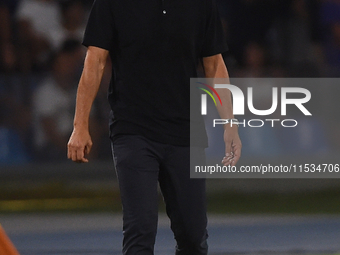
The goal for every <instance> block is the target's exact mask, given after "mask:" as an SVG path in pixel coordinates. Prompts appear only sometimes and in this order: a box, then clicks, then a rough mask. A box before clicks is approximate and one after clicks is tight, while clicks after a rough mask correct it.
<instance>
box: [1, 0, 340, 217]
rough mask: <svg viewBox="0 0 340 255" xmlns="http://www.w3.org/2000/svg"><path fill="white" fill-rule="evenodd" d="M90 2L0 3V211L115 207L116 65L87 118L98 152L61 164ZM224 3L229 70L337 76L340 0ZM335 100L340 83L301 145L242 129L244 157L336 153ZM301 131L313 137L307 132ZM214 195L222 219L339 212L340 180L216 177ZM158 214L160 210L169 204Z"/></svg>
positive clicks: (211, 184)
mask: <svg viewBox="0 0 340 255" xmlns="http://www.w3.org/2000/svg"><path fill="white" fill-rule="evenodd" d="M92 2H93V1H92V0H0V213H2V215H3V216H4V215H7V217H8V216H9V214H12V213H14V212H15V213H18V212H20V213H21V212H119V211H120V208H121V205H120V201H119V193H118V188H117V181H116V176H115V172H114V168H113V163H112V159H111V149H110V143H109V139H108V121H107V119H108V115H109V106H108V104H107V102H106V93H107V85H108V81H109V77H110V71H109V70H110V68H108V70H107V72H106V73H105V76H104V79H103V84H102V86H101V89H100V91H99V93H98V97H97V99H96V101H95V104H94V108H93V111H92V114H91V129H92V132H91V134H92V138H93V141H94V148H93V151H92V153H91V158H90V163H89V164H86V165H76V164H73V163H71V162H68V161H67V159H66V143H67V140H68V138H69V135H70V133H71V131H72V121H73V119H72V118H73V112H74V103H75V92H76V87H77V81H78V79H79V76H80V73H81V70H82V63H83V58H84V54H85V49H84V47H83V46H81V38H82V34H83V31H84V27H85V24H86V18H87V15H88V13H89V10H90V7H91V4H92ZM217 2H218V8H219V11H220V14H221V17H222V22H223V25H224V30H225V34H226V38H227V41H228V44H229V49H230V51H229V52H227V53H226V54H225V55H224V59H225V62H226V64H227V66H228V69H229V72H230V76H231V77H238V78H247V77H283V78H284V77H313V78H327V77H333V78H337V77H340V1H338V0H275V1H273V0H218V1H217ZM108 66H110V63H108ZM339 95H340V86H339V87H336V86H333V87H332V89H331V90H329V89H321V88H320V89H318V90H317V93H315V94H312V96H314V97H313V100H312V102H311V104H312V108H313V109H323V110H324V116H323V118H322V119H321V120H320V123H319V124H320V125H318V129H317V130H316V131H314V133H310V135H305V136H304V140H303V143H302V142H301V143H297V142H296V140H294V139H296V137H295V138H294V137H292V138H291V140H289V139H288V138H285V139H284V140H282V137H281V139H280V135H279V134H274V136H276V137H273V139H274V140H275V141H276V140H277V141H278V142H277V143H275V144H274V145H273V144H272V143H270V142H271V141H272V138H270V139H269V138H268V133H266V132H262V134H261V133H258V134H257V135H256V136H254V135H249V134H246V133H245V134H242V133H241V139H242V141H243V144H244V145H245V147H244V152H243V158H242V163H244V164H246V165H251V164H252V163H253V162H255V161H254V160H257V161H260V160H261V159H266V160H269V161H270V162H278V160H279V159H282V158H285V159H286V161H289V159H290V158H294V159H299V160H300V161H301V162H304V163H308V161H310V160H312V159H314V158H316V157H319V158H324V160H325V161H327V160H330V159H332V160H337V159H338V158H339V157H338V156H339V152H340V132H339V128H338V127H339V124H340V107H339V106H340V105H339V103H338V98H339ZM314 98H317V100H314ZM300 131H301V132H302V133H305V134H306V133H307V134H308V132H309V131H310V127H309V126H308V125H307V126H305V127H304V128H302V130H300ZM287 139H288V140H287ZM259 141H260V142H259ZM261 141H262V143H261ZM263 141H265V142H263ZM301 144H303V146H302V145H301ZM300 145H301V146H300ZM326 163H327V162H326ZM208 198H209V201H208V203H209V211H210V212H211V213H219V214H236V215H238V214H282V213H290V214H315V213H319V214H320V213H321V214H338V213H340V181H339V179H218V180H217V179H216V180H214V179H212V180H208ZM160 200H161V198H160ZM160 210H161V211H164V208H163V205H162V203H160ZM0 223H1V216H0Z"/></svg>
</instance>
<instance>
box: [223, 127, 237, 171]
mask: <svg viewBox="0 0 340 255" xmlns="http://www.w3.org/2000/svg"><path fill="white" fill-rule="evenodd" d="M224 143H225V156H224V157H223V159H222V164H223V165H224V166H229V165H231V166H235V165H236V163H237V162H238V160H239V159H240V157H241V148H242V143H241V139H240V137H239V135H238V126H237V125H232V126H229V125H225V129H224Z"/></svg>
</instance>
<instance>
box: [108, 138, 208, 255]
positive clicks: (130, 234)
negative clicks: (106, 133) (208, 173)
mask: <svg viewBox="0 0 340 255" xmlns="http://www.w3.org/2000/svg"><path fill="white" fill-rule="evenodd" d="M112 140H113V141H112V149H113V157H114V162H115V167H116V171H117V176H118V181H119V188H120V193H121V199H122V205H123V235H124V239H123V254H124V255H152V254H154V244H155V238H156V232H157V222H158V190H157V188H158V183H159V186H160V189H161V192H162V194H163V198H164V201H165V204H166V212H167V214H168V216H169V218H170V222H171V229H172V231H173V233H174V237H175V239H176V242H177V245H176V253H175V254H176V255H206V254H207V250H208V246H207V237H208V234H207V229H206V228H207V216H206V195H205V179H190V147H183V146H174V145H169V144H162V143H158V142H154V141H151V140H149V139H146V138H145V137H143V136H139V135H119V136H117V137H114V138H113V139H112ZM191 150H195V153H196V151H197V155H198V157H199V158H201V159H202V161H203V162H202V163H204V161H205V155H204V149H203V148H191ZM200 154H201V155H200ZM202 165H203V164H202Z"/></svg>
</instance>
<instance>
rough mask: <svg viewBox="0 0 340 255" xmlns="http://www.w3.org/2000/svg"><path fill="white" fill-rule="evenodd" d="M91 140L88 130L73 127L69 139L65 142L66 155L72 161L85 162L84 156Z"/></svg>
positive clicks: (89, 147)
mask: <svg viewBox="0 0 340 255" xmlns="http://www.w3.org/2000/svg"><path fill="white" fill-rule="evenodd" d="M91 147H92V140H91V136H90V133H89V131H88V130H77V129H73V132H72V135H71V137H70V140H69V141H68V144H67V157H68V158H69V159H72V161H74V162H78V163H87V162H89V160H88V159H87V158H85V156H86V155H88V154H89V153H90V151H91Z"/></svg>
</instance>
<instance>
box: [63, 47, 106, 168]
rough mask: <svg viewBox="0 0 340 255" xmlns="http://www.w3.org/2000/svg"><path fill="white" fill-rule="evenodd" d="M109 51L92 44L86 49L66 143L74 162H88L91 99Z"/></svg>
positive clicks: (90, 143) (90, 142) (69, 156)
mask: <svg viewBox="0 0 340 255" xmlns="http://www.w3.org/2000/svg"><path fill="white" fill-rule="evenodd" d="M108 54H109V52H108V51H107V50H105V49H101V48H98V47H94V46H89V47H88V49H87V53H86V57H85V62H84V70H83V73H82V75H81V78H80V81H79V85H78V91H77V102H76V111H75V116H74V126H73V132H72V135H71V137H70V139H69V142H68V144H67V147H68V152H67V157H68V158H69V159H72V160H73V161H75V162H80V163H83V162H88V159H87V158H86V157H85V156H86V155H87V154H89V153H90V150H91V147H92V140H91V136H90V133H89V117H90V111H91V107H92V104H93V101H94V99H95V97H96V95H97V92H98V89H99V86H100V83H101V80H102V77H103V73H104V68H105V65H106V59H107V56H108Z"/></svg>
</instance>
